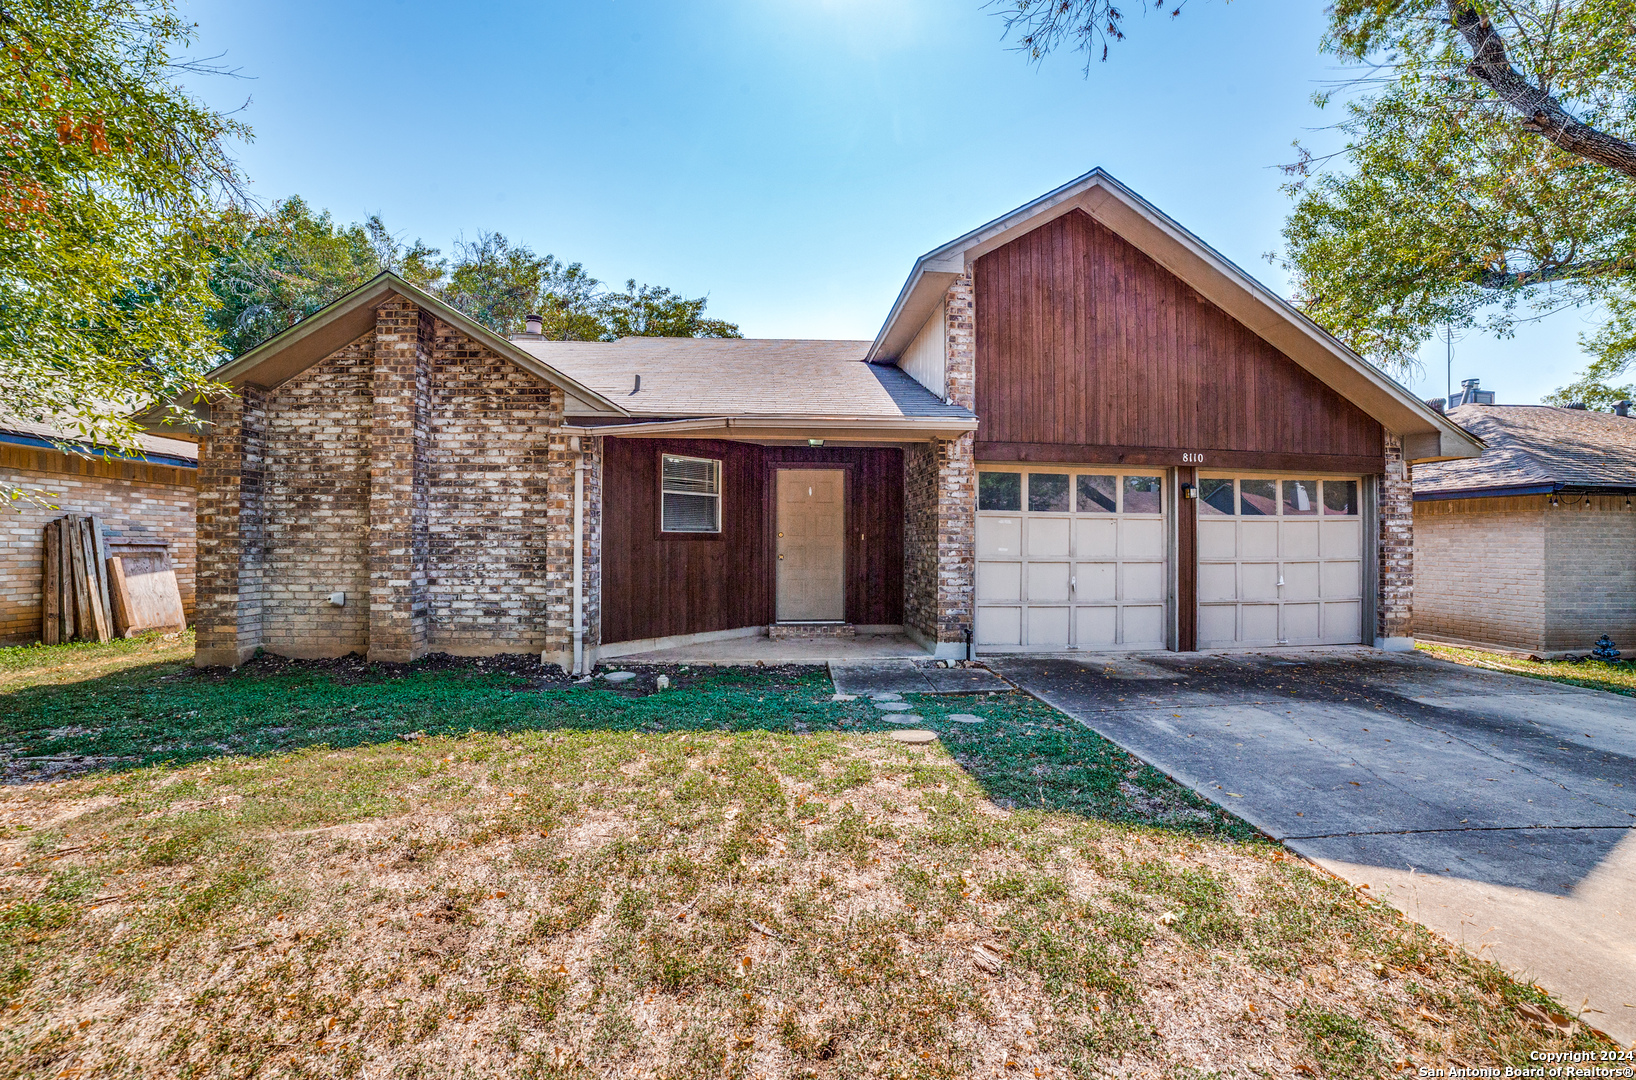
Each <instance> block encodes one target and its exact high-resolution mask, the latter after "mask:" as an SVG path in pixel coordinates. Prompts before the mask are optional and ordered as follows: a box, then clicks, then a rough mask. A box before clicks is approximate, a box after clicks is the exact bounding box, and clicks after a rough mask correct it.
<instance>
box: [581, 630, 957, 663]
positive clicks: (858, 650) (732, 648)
mask: <svg viewBox="0 0 1636 1080" xmlns="http://www.w3.org/2000/svg"><path fill="white" fill-rule="evenodd" d="M930 656H931V653H929V652H927V651H926V650H925V649H923V648H921V647H920V646H919V645H918V644H916V643H915V642H914V641H913V640H912V639H911V638H910V637H909V636H908V635H906V634H902V633H885V634H869V633H863V632H861V631H860V632H859V633H858V635H857V636H856V637H849V638H842V637H812V638H784V639H782V640H777V641H775V640H773V639H771V638H768V637H767V636H766V635H765V634H759V635H756V636H753V637H734V638H727V639H725V640H717V641H699V642H692V643H689V644H685V645H674V646H671V647H669V648H662V649H650V650H647V651H644V652H630V653H621V654H620V655H618V656H615V657H609V658H607V659H605V660H603V661H601V662H602V663H603V664H604V665H609V666H614V667H617V666H619V665H621V664H722V665H733V666H739V665H745V664H750V665H754V664H757V663H762V664H828V663H829V662H830V661H832V660H834V661H843V662H844V661H851V660H891V659H916V660H924V659H927V658H929V657H930Z"/></svg>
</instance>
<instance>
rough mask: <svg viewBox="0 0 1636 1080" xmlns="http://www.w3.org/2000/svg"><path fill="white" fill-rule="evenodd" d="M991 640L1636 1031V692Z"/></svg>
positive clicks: (1303, 839) (1369, 664)
mask: <svg viewBox="0 0 1636 1080" xmlns="http://www.w3.org/2000/svg"><path fill="white" fill-rule="evenodd" d="M987 659H988V662H989V664H990V666H992V667H993V668H994V669H995V670H996V671H998V672H999V673H1000V674H1002V675H1004V676H1005V677H1006V678H1008V679H1010V680H1011V681H1013V682H1015V683H1016V684H1018V685H1019V686H1020V687H1022V688H1023V689H1026V690H1028V691H1030V692H1031V693H1034V694H1035V695H1037V696H1039V697H1041V698H1043V699H1044V700H1046V701H1048V702H1050V703H1051V704H1052V705H1055V706H1056V707H1057V708H1059V709H1062V710H1063V711H1064V712H1067V713H1068V714H1070V715H1072V716H1074V717H1076V718H1077V719H1079V720H1080V721H1081V722H1083V723H1085V724H1086V725H1087V726H1089V727H1091V728H1092V729H1094V730H1095V731H1097V732H1098V733H1100V734H1102V735H1103V736H1105V737H1107V738H1109V739H1111V740H1112V741H1114V742H1116V743H1118V744H1119V745H1120V746H1122V747H1124V748H1125V749H1127V750H1129V751H1131V752H1132V753H1134V754H1137V755H1139V756H1141V757H1143V758H1145V759H1146V760H1147V761H1149V762H1151V763H1152V764H1154V765H1155V766H1157V767H1158V768H1160V769H1162V770H1163V771H1165V772H1166V773H1168V774H1169V775H1171V776H1172V777H1174V778H1176V779H1177V780H1178V781H1180V782H1181V783H1184V784H1187V785H1188V786H1189V787H1192V788H1194V789H1195V790H1197V791H1198V792H1199V793H1200V794H1202V795H1204V796H1206V797H1207V798H1210V799H1211V800H1213V801H1215V802H1217V803H1219V804H1221V805H1222V806H1224V807H1226V808H1227V809H1229V810H1231V811H1233V812H1234V813H1235V814H1237V815H1239V816H1240V817H1242V818H1244V819H1245V820H1247V821H1249V822H1250V823H1251V824H1253V825H1255V826H1256V827H1258V828H1260V829H1263V830H1264V831H1266V832H1267V833H1269V834H1271V835H1272V836H1275V837H1277V838H1278V839H1280V840H1282V841H1283V842H1284V843H1286V844H1287V845H1288V846H1289V847H1291V848H1292V849H1294V850H1296V851H1298V852H1300V853H1301V854H1302V855H1305V856H1307V857H1308V858H1310V859H1312V860H1314V861H1315V862H1317V863H1319V864H1320V865H1322V866H1324V867H1325V868H1327V869H1329V870H1330V871H1332V872H1333V873H1335V874H1338V875H1339V876H1341V877H1343V878H1345V879H1346V880H1348V881H1350V882H1352V883H1354V884H1356V885H1363V884H1367V885H1368V886H1369V892H1370V893H1371V895H1375V896H1379V897H1382V898H1383V899H1386V900H1388V901H1390V902H1391V903H1392V904H1394V905H1396V906H1397V907H1398V908H1400V909H1401V910H1403V911H1404V912H1405V913H1406V914H1408V915H1409V916H1411V917H1412V918H1415V919H1417V920H1419V921H1420V922H1422V923H1424V924H1425V925H1426V926H1429V927H1431V928H1432V929H1434V930H1436V931H1438V932H1439V933H1441V934H1443V935H1444V936H1445V937H1447V938H1449V939H1451V940H1453V941H1456V942H1459V943H1460V944H1462V945H1464V946H1465V947H1466V948H1468V949H1470V950H1471V951H1472V952H1475V953H1477V954H1479V955H1482V956H1486V957H1488V958H1490V959H1492V960H1494V961H1496V962H1497V963H1499V964H1500V965H1501V966H1503V967H1505V968H1506V969H1507V970H1509V971H1510V972H1512V973H1513V974H1515V975H1517V976H1519V977H1522V978H1526V979H1529V980H1531V981H1535V982H1538V983H1539V984H1540V985H1541V986H1543V987H1545V989H1546V990H1548V991H1549V992H1550V993H1551V994H1552V995H1553V996H1555V997H1556V998H1557V1000H1559V1001H1561V1002H1562V1003H1563V1004H1564V1005H1566V1006H1568V1007H1569V1008H1570V1009H1572V1010H1573V1011H1575V1012H1580V1011H1581V1010H1583V1012H1582V1018H1583V1019H1584V1020H1585V1022H1586V1023H1588V1024H1590V1025H1591V1026H1593V1027H1596V1028H1600V1029H1601V1030H1603V1031H1605V1032H1607V1033H1608V1034H1610V1035H1612V1036H1613V1037H1614V1038H1616V1039H1618V1040H1619V1041H1620V1042H1622V1043H1624V1044H1627V1045H1629V1044H1631V1043H1632V1042H1633V1041H1636V700H1632V699H1631V698H1627V697H1622V696H1619V695H1615V694H1606V693H1601V692H1599V691H1594V690H1582V689H1579V688H1577V687H1570V686H1564V685H1561V684H1557V683H1548V682H1542V681H1540V680H1536V679H1528V678H1523V677H1521V676H1514V675H1506V674H1503V673H1499V672H1489V671H1482V670H1480V669H1476V668H1467V667H1460V666H1457V665H1454V664H1450V663H1446V662H1443V661H1438V660H1434V659H1431V658H1429V657H1425V656H1422V655H1419V654H1403V653H1382V652H1377V651H1375V650H1373V649H1359V648H1348V649H1326V650H1311V651H1305V652H1293V651H1280V652H1277V653H1259V654H1256V653H1217V654H1176V653H1159V654H1144V655H1142V656H1136V657H1117V658H1113V657H1095V656H1083V655H1068V656H1051V657H1041V656H1026V657H1024V656H1016V657H989V658H987Z"/></svg>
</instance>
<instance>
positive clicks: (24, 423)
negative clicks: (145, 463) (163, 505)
mask: <svg viewBox="0 0 1636 1080" xmlns="http://www.w3.org/2000/svg"><path fill="white" fill-rule="evenodd" d="M0 442H10V443H20V444H22V445H24V446H44V445H47V444H56V443H69V444H72V445H74V446H80V447H84V448H85V452H87V453H90V454H94V455H97V456H113V457H123V456H125V455H123V454H118V453H114V452H113V451H108V450H103V449H101V448H97V447H92V446H90V445H89V444H87V443H86V442H85V440H84V439H83V438H82V437H81V436H80V435H79V434H78V433H76V432H75V431H73V430H72V428H71V427H69V426H68V425H63V426H60V427H53V426H51V425H49V424H36V423H34V422H32V421H29V420H17V419H14V418H12V417H9V416H0ZM136 442H137V445H138V446H140V447H141V448H142V450H143V452H144V453H145V454H147V455H149V456H151V458H152V459H153V460H156V461H161V462H163V461H164V459H166V458H178V459H182V460H184V461H187V462H189V463H190V464H197V463H198V460H199V448H198V447H197V446H195V445H193V444H192V443H190V442H183V441H181V440H180V439H166V438H163V437H161V436H159V435H148V434H146V433H143V434H139V435H137V437H136ZM138 460H140V459H138Z"/></svg>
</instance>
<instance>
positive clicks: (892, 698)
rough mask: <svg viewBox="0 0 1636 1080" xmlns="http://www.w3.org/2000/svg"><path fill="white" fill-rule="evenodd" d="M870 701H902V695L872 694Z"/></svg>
mask: <svg viewBox="0 0 1636 1080" xmlns="http://www.w3.org/2000/svg"><path fill="white" fill-rule="evenodd" d="M869 700H870V701H902V700H903V695H902V694H870V695H869Z"/></svg>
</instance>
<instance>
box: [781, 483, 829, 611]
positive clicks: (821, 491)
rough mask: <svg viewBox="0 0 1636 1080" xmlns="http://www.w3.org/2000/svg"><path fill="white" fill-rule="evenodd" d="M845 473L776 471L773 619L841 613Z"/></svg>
mask: <svg viewBox="0 0 1636 1080" xmlns="http://www.w3.org/2000/svg"><path fill="white" fill-rule="evenodd" d="M845 503H846V474H845V473H844V472H843V471H842V470H840V469H780V470H778V621H779V622H840V621H842V619H843V618H845V614H846V594H845V588H844V586H843V584H842V577H843V571H844V569H845V566H846V554H845V553H846V510H845Z"/></svg>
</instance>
